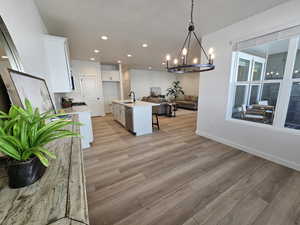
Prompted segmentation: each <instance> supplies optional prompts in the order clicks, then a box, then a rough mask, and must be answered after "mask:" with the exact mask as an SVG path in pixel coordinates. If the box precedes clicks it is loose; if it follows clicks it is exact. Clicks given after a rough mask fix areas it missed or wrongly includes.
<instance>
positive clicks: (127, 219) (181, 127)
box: [84, 113, 300, 225]
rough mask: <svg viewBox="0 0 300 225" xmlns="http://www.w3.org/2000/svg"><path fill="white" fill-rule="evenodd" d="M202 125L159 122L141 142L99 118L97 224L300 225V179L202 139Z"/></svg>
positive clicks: (191, 118)
mask: <svg viewBox="0 0 300 225" xmlns="http://www.w3.org/2000/svg"><path fill="white" fill-rule="evenodd" d="M195 123H196V113H193V114H188V115H180V116H178V117H176V118H166V117H160V125H161V130H160V131H159V132H155V133H154V134H152V135H147V136H142V137H135V136H133V135H132V134H130V133H128V132H127V131H126V130H125V129H124V128H122V127H121V126H120V125H119V124H118V123H116V122H114V121H113V120H112V117H110V116H107V117H104V118H95V119H93V126H94V134H95V142H94V144H93V147H92V148H90V149H88V150H86V151H84V158H85V166H86V170H85V171H86V177H87V189H88V190H87V192H88V193H87V195H88V204H89V214H90V224H91V225H104V224H105V225H111V224H115V225H146V224H147V225H182V224H184V225H296V224H298V225H299V224H300V173H299V172H296V171H294V170H291V169H288V168H285V167H283V166H279V165H277V164H274V163H271V162H269V161H266V160H263V159H261V158H258V157H255V156H252V155H249V154H247V153H244V152H241V151H239V150H236V149H233V148H231V147H228V146H225V145H222V144H219V143H217V142H214V141H211V140H209V139H206V138H203V137H199V136H197V135H195ZM295 150H296V149H295Z"/></svg>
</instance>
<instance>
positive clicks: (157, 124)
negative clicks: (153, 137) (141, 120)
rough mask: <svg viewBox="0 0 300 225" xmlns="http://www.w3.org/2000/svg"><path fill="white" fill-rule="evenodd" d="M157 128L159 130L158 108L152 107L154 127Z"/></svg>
mask: <svg viewBox="0 0 300 225" xmlns="http://www.w3.org/2000/svg"><path fill="white" fill-rule="evenodd" d="M153 116H154V117H155V120H156V121H154V119H153ZM155 126H156V127H157V129H158V130H159V129H160V127H159V120H158V106H152V127H155Z"/></svg>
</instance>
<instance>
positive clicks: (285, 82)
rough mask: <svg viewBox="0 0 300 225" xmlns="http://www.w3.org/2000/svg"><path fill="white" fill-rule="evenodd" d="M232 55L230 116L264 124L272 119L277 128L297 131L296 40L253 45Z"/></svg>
mask: <svg viewBox="0 0 300 225" xmlns="http://www.w3.org/2000/svg"><path fill="white" fill-rule="evenodd" d="M291 40H292V41H291ZM297 42H298V43H297ZM295 43H297V45H296V44H295ZM298 46H299V47H298ZM293 55H294V57H292V56H293ZM234 56H235V61H234V62H233V63H234V65H236V66H235V69H234V70H233V73H232V76H233V83H232V85H233V88H232V90H233V91H234V92H233V93H232V95H231V96H232V99H233V103H232V107H231V109H230V110H231V117H232V118H234V119H239V120H247V121H251V122H255V123H264V124H268V125H274V119H275V118H276V124H275V126H277V127H287V128H292V129H300V43H299V38H298V37H293V38H291V39H286V40H277V41H273V42H269V43H266V44H263V45H257V46H254V47H251V48H247V49H244V50H241V51H237V52H235V53H234ZM288 60H290V61H289V62H288ZM291 62H292V63H291ZM291 65H293V68H290V67H291ZM279 95H280V96H279ZM279 97H280V98H279ZM279 99H280V102H279ZM285 102H289V104H288V108H287V109H285V108H286V106H285V105H286V104H285ZM285 110H286V111H285ZM279 111H280V112H281V113H278V115H279V116H277V117H275V115H276V113H277V112H279ZM282 112H287V113H286V115H284V114H285V113H282ZM280 117H282V118H280ZM283 117H284V118H283Z"/></svg>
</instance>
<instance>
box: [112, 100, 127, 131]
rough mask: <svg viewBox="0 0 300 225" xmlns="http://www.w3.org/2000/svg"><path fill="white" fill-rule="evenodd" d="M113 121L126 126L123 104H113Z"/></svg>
mask: <svg viewBox="0 0 300 225" xmlns="http://www.w3.org/2000/svg"><path fill="white" fill-rule="evenodd" d="M112 114H113V119H114V120H116V121H118V122H119V123H120V124H122V125H123V126H124V127H125V125H126V117H125V106H124V105H121V104H115V103H113V104H112Z"/></svg>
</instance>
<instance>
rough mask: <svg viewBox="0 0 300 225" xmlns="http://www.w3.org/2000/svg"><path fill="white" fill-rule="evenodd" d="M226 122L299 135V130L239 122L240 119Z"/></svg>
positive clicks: (246, 121) (230, 119)
mask: <svg viewBox="0 0 300 225" xmlns="http://www.w3.org/2000/svg"><path fill="white" fill-rule="evenodd" d="M226 121H229V122H233V123H240V124H243V125H246V126H252V127H259V128H265V129H270V130H272V131H278V132H282V133H288V134H293V135H299V136H300V130H297V129H293V128H288V127H274V126H273V125H271V124H266V123H256V122H252V121H248V120H241V119H235V118H229V119H227V120H226Z"/></svg>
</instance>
